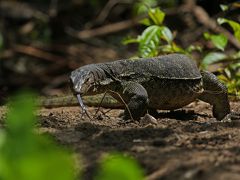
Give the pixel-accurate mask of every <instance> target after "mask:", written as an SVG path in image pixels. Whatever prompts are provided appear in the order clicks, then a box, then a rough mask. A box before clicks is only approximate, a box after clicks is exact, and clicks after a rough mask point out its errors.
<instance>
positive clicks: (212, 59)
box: [202, 52, 227, 68]
mask: <svg viewBox="0 0 240 180" xmlns="http://www.w3.org/2000/svg"><path fill="white" fill-rule="evenodd" d="M226 58H227V55H225V54H224V53H219V52H210V53H208V54H207V55H206V56H205V57H204V58H203V61H202V67H203V68H207V66H208V65H210V64H213V63H216V62H219V61H221V60H223V59H226Z"/></svg>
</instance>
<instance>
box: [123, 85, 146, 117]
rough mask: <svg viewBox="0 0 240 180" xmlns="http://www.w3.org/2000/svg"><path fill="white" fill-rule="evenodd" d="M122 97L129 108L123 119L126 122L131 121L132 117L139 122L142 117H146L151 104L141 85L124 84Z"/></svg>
mask: <svg viewBox="0 0 240 180" xmlns="http://www.w3.org/2000/svg"><path fill="white" fill-rule="evenodd" d="M122 95H123V98H124V100H126V102H127V107H128V109H127V108H125V111H124V117H123V118H124V119H125V120H126V119H130V118H131V116H132V118H133V119H134V120H139V119H140V117H142V116H144V114H145V113H146V110H147V107H148V103H149V102H148V94H147V91H146V89H145V88H144V87H143V86H142V85H141V84H139V83H135V82H126V83H123V92H122ZM128 110H129V111H130V113H131V115H130V114H129V111H128Z"/></svg>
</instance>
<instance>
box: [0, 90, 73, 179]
mask: <svg viewBox="0 0 240 180" xmlns="http://www.w3.org/2000/svg"><path fill="white" fill-rule="evenodd" d="M36 99H37V98H36V96H35V95H34V94H32V93H30V92H23V93H21V94H18V95H16V96H15V97H14V98H13V99H12V101H11V103H9V112H8V115H7V120H6V124H7V126H6V130H5V131H1V132H0V139H1V140H0V141H1V142H0V179H5V180H12V179H19V180H32V179H34V180H42V179H59V180H73V179H74V167H73V159H72V158H71V157H70V154H69V153H68V152H67V151H65V150H64V149H61V148H60V147H59V146H57V145H56V144H55V143H53V142H52V141H51V139H49V138H48V137H47V136H43V135H39V134H36V133H34V128H35V127H34V125H35V123H36V118H35V107H36V105H35V101H36Z"/></svg>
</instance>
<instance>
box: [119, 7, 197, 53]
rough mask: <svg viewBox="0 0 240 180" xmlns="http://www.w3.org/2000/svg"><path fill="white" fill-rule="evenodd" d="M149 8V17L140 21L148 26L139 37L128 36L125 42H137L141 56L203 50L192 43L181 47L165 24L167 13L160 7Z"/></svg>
mask: <svg viewBox="0 0 240 180" xmlns="http://www.w3.org/2000/svg"><path fill="white" fill-rule="evenodd" d="M145 8H146V9H148V11H147V15H148V17H146V18H143V19H142V20H140V22H139V23H141V24H143V25H145V26H147V28H146V29H145V30H144V31H143V32H142V34H141V35H139V36H138V37H137V38H131V37H130V38H129V37H128V38H126V39H125V40H124V41H123V43H124V44H129V43H137V44H138V56H139V57H154V56H157V55H159V54H166V53H174V52H180V53H185V54H188V53H190V52H192V51H193V50H198V51H201V48H200V47H199V46H194V45H191V46H189V47H188V48H186V49H183V48H181V47H180V46H178V45H177V44H176V43H175V42H174V35H173V33H172V31H171V30H170V29H169V28H168V27H167V26H165V25H163V22H164V19H165V13H164V12H163V11H162V10H161V9H160V8H159V7H157V8H150V7H149V6H147V5H145Z"/></svg>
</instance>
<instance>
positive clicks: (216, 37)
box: [203, 32, 228, 51]
mask: <svg viewBox="0 0 240 180" xmlns="http://www.w3.org/2000/svg"><path fill="white" fill-rule="evenodd" d="M203 36H204V38H205V39H207V40H210V41H211V42H212V43H213V45H214V46H215V47H216V48H218V49H220V50H222V51H224V49H225V47H226V45H227V42H228V39H227V37H226V36H225V35H223V34H209V33H207V32H205V33H204V34H203Z"/></svg>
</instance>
